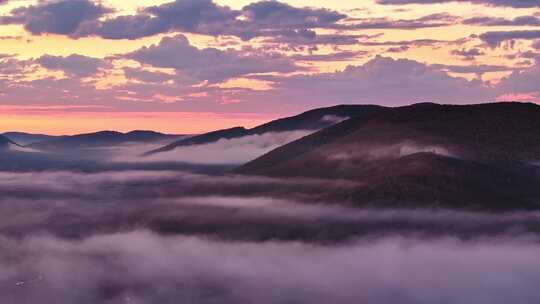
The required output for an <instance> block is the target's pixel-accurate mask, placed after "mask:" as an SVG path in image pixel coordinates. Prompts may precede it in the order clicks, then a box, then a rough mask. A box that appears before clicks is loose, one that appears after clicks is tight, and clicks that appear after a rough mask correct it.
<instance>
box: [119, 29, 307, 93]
mask: <svg viewBox="0 0 540 304" xmlns="http://www.w3.org/2000/svg"><path fill="white" fill-rule="evenodd" d="M125 56H126V57H127V58H130V59H134V60H137V61H139V62H141V63H143V64H148V65H151V66H155V67H160V68H172V69H176V70H178V71H179V72H180V73H185V74H186V75H189V76H191V77H194V78H196V79H200V80H207V81H210V82H221V81H223V80H226V79H230V78H234V77H239V76H245V75H248V74H254V73H268V72H285V73H286V72H292V71H294V70H297V69H298V67H297V66H296V65H295V64H294V62H293V61H292V60H290V59H287V58H285V57H283V56H281V55H278V54H246V53H245V52H242V51H236V50H232V49H229V50H225V51H222V50H218V49H214V48H206V49H197V48H195V47H193V46H191V45H190V44H189V41H188V40H187V38H186V37H185V36H183V35H178V36H175V37H172V38H171V37H166V38H163V39H162V40H161V42H160V43H159V44H158V45H152V46H150V47H143V48H141V49H139V50H136V51H134V52H132V53H129V54H127V55H125Z"/></svg>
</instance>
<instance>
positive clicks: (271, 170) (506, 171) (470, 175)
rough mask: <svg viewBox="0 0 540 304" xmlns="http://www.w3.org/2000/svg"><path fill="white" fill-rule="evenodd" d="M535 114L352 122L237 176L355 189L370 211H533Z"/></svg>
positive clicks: (498, 108) (537, 190) (533, 110)
mask: <svg viewBox="0 0 540 304" xmlns="http://www.w3.org/2000/svg"><path fill="white" fill-rule="evenodd" d="M539 161H540V106H537V105H534V104H523V103H493V104H483V105H468V106H450V105H438V104H430V103H424V104H416V105H412V106H407V107H400V108H387V109H385V110H382V111H377V112H375V113H372V114H371V115H367V116H364V117H362V118H353V119H350V120H347V121H345V122H342V123H340V124H337V125H335V126H332V127H329V128H326V129H324V130H322V131H319V132H317V133H315V134H312V135H310V136H307V137H304V138H302V139H300V140H297V141H295V142H292V143H290V144H287V145H285V146H282V147H280V148H278V149H276V150H274V151H272V152H270V153H268V154H266V155H264V156H262V157H260V158H258V159H256V160H254V161H252V162H249V163H248V164H245V165H244V166H242V167H240V168H238V169H237V170H236V172H237V173H241V174H250V175H265V176H274V177H310V178H322V179H347V180H355V181H358V182H360V183H361V184H362V185H363V186H361V187H358V189H357V191H355V192H354V193H342V194H341V199H343V200H346V201H350V202H352V203H354V204H358V205H364V204H373V205H376V206H402V207H405V206H407V204H412V205H414V206H419V205H428V206H446V207H463V208H475V207H482V208H492V209H497V210H499V209H513V208H516V207H518V208H538V207H540V199H539V198H540V174H539V173H540V172H539V170H538V167H537V166H535V165H534V164H535V163H536V162H539Z"/></svg>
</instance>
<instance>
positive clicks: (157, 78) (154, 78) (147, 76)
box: [124, 67, 175, 83]
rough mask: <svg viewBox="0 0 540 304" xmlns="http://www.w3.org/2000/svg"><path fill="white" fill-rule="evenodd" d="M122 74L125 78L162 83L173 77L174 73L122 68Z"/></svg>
mask: <svg viewBox="0 0 540 304" xmlns="http://www.w3.org/2000/svg"><path fill="white" fill-rule="evenodd" d="M124 75H125V76H126V78H127V79H135V80H138V81H142V82H151V83H163V82H165V81H169V80H171V79H174V78H175V75H171V74H167V73H162V72H150V71H145V70H142V69H136V68H129V67H126V68H124Z"/></svg>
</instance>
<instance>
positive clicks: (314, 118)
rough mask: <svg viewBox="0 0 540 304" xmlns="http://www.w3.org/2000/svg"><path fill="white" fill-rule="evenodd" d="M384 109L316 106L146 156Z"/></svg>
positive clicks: (314, 125) (327, 123)
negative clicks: (299, 112) (293, 114)
mask: <svg viewBox="0 0 540 304" xmlns="http://www.w3.org/2000/svg"><path fill="white" fill-rule="evenodd" d="M382 109H385V108H384V107H381V106H376V105H338V106H333V107H327V108H320V109H314V110H310V111H307V112H304V113H302V114H299V115H296V116H292V117H287V118H282V119H277V120H274V121H271V122H269V123H265V124H263V125H260V126H257V127H255V128H252V129H245V128H242V127H236V128H231V129H225V130H218V131H213V132H209V133H205V134H201V135H198V136H194V137H191V138H188V139H183V140H179V141H177V142H174V143H172V144H170V145H167V146H165V147H162V148H159V149H155V150H152V151H149V152H147V153H145V154H144V155H143V156H149V155H152V154H156V153H160V152H166V151H171V150H174V149H176V148H178V147H184V146H192V145H202V144H208V143H212V142H216V141H218V140H220V139H233V138H239V137H243V136H249V135H260V134H264V133H269V132H286V131H296V130H320V129H323V128H326V127H328V126H331V125H333V124H336V123H338V122H340V121H343V120H346V119H348V118H351V117H358V116H365V115H373V114H374V113H376V112H378V111H381V110H382Z"/></svg>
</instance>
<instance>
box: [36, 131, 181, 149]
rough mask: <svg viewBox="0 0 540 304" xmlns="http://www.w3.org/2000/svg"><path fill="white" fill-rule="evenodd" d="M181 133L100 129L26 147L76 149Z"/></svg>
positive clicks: (167, 137)
mask: <svg viewBox="0 0 540 304" xmlns="http://www.w3.org/2000/svg"><path fill="white" fill-rule="evenodd" d="M183 137H184V136H182V135H170V134H163V133H158V132H153V131H132V132H129V133H120V132H116V131H101V132H96V133H87V134H79V135H73V136H62V137H58V138H55V139H52V140H46V141H43V142H37V143H33V144H30V145H28V147H30V148H33V149H38V150H44V151H62V150H77V149H86V148H99V147H110V146H114V145H121V144H127V143H153V142H159V141H165V140H175V139H178V138H183Z"/></svg>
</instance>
